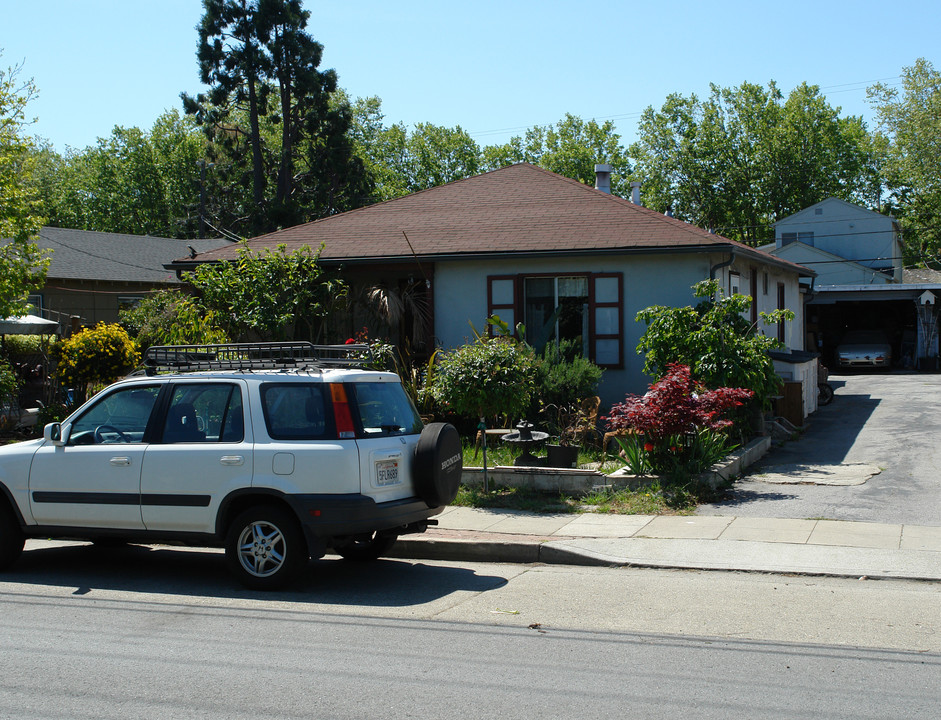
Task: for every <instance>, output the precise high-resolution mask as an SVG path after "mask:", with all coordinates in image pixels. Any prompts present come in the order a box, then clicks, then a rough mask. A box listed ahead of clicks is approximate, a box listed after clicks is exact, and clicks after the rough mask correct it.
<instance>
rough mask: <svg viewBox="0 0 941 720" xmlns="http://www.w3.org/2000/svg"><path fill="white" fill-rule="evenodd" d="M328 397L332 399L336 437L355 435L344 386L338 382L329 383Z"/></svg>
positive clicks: (353, 436) (341, 438) (342, 437)
mask: <svg viewBox="0 0 941 720" xmlns="http://www.w3.org/2000/svg"><path fill="white" fill-rule="evenodd" d="M330 399H331V400H332V401H333V417H334V419H335V420H336V423H337V438H339V439H340V440H352V439H353V438H355V437H356V428H355V427H354V426H353V415H352V414H351V413H350V403H349V401H348V400H347V399H346V388H344V387H343V385H341V384H340V383H330Z"/></svg>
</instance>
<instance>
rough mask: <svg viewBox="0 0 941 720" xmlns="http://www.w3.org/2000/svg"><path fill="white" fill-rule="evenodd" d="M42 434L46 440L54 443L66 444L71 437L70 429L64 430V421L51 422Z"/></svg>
mask: <svg viewBox="0 0 941 720" xmlns="http://www.w3.org/2000/svg"><path fill="white" fill-rule="evenodd" d="M42 436H43V439H44V440H45V441H46V442H51V443H52V444H53V445H65V443H66V442H67V441H68V439H69V434H68V431H66V432H65V433H63V432H62V423H57V422H53V423H49V424H48V425H46V426H45V427H44V428H43V429H42Z"/></svg>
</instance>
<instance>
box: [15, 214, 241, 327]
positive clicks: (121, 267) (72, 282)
mask: <svg viewBox="0 0 941 720" xmlns="http://www.w3.org/2000/svg"><path fill="white" fill-rule="evenodd" d="M37 244H38V245H39V246H40V247H42V248H46V249H48V250H51V251H52V252H51V255H50V258H51V260H50V263H49V271H48V273H47V274H46V285H45V287H43V289H42V290H41V291H40V292H39V293H37V294H36V295H31V296H30V302H31V303H32V305H33V311H32V312H33V314H36V315H40V316H42V317H46V318H49V319H52V320H56V321H59V322H62V323H66V324H67V323H68V322H69V318H71V317H77V318H78V321H77V322H79V323H80V324H81V325H94V324H96V323H98V322H109V323H110V322H117V320H118V311H119V310H120V309H122V308H125V307H130V306H132V305H134V304H135V303H137V302H138V301H140V299H141V298H143V297H144V296H145V295H147V294H148V293H150V292H153V291H154V290H162V289H166V288H170V287H180V284H181V283H180V280H179V278H178V277H177V276H176V274H175V273H172V272H169V271H168V270H167V269H166V268H165V267H164V264H165V263H168V262H170V261H172V260H174V259H175V258H178V257H181V256H183V255H187V254H190V255H195V254H196V253H199V252H204V251H207V250H212V249H214V248H219V247H222V246H225V245H230V244H231V242H230V241H228V240H218V239H213V240H175V239H173V238H163V237H151V236H147V235H122V234H118V233H105V232H91V231H87V230H69V229H66V228H56V227H44V228H42V229H41V230H40V231H39V239H38V240H37ZM191 248H192V249H191Z"/></svg>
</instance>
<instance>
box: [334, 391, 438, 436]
mask: <svg viewBox="0 0 941 720" xmlns="http://www.w3.org/2000/svg"><path fill="white" fill-rule="evenodd" d="M346 389H347V396H348V397H349V400H350V404H351V405H352V406H353V407H355V408H356V410H358V411H359V420H360V423H361V425H362V437H377V436H382V435H412V434H418V433H421V431H422V421H421V417H419V415H418V411H417V410H415V406H414V405H413V404H412V401H411V400H410V399H409V397H408V395H406V394H405V390H404V389H403V388H402V386H401V385H400V384H399V383H394V382H385V383H377V382H358V383H348V384H347V386H346Z"/></svg>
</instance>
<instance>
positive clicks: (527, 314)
mask: <svg viewBox="0 0 941 720" xmlns="http://www.w3.org/2000/svg"><path fill="white" fill-rule="evenodd" d="M606 168H608V166H599V172H600V175H599V186H601V187H604V186H605V182H604V181H605V179H606V178H607V173H609V172H610V169H609V168H608V169H606ZM278 244H284V245H285V246H286V247H287V249H288V251H291V250H294V249H297V248H300V247H302V246H304V245H308V246H310V247H312V248H318V247H320V246H321V244H323V251H322V253H321V256H320V259H321V264H322V265H324V266H334V267H339V268H340V269H341V272H342V275H343V277H344V278H345V279H346V281H347V282H348V283H349V284H350V285H351V287H352V288H353V293H352V295H353V296H354V297H361V296H363V295H367V296H368V295H370V291H375V289H377V288H384V289H385V291H386V292H392V291H397V292H398V294H399V296H400V297H411V298H412V299H413V300H414V299H418V300H419V301H421V302H417V303H412V304H413V305H414V306H416V307H417V306H420V305H421V304H422V302H423V303H424V304H426V306H427V307H428V308H429V310H430V312H429V313H428V315H427V317H426V319H425V323H424V325H422V323H421V322H417V323H409V324H407V326H406V325H405V324H400V325H399V326H398V328H394V327H393V328H391V330H392V332H389V333H387V334H389V335H390V337H391V339H392V340H393V341H399V342H401V341H402V340H403V339H405V338H406V337H407V338H408V340H409V342H410V345H411V347H412V348H416V349H418V350H419V351H422V350H424V351H425V352H426V353H428V352H430V350H431V349H432V348H433V347H444V348H454V347H456V346H459V345H461V344H464V343H466V342H467V341H468V340H470V339H473V330H472V328H471V327H470V326H469V324H472V325H473V326H474V328H476V330H477V331H483V330H484V328H485V319H486V318H487V317H488V316H491V315H498V316H500V318H501V319H502V320H504V321H505V322H507V323H508V324H509V325H510V327H513V326H515V325H516V324H517V323H523V324H524V325H525V327H526V339H527V341H528V342H530V343H531V344H534V345H535V346H537V347H539V346H540V345H543V344H544V343H545V342H547V341H552V340H555V339H558V338H562V339H578V340H579V341H580V342H581V346H582V350H583V353H584V354H585V356H587V357H589V358H590V359H592V360H593V361H594V362H596V363H597V364H598V365H600V366H602V367H603V368H605V369H606V372H605V375H604V379H603V381H602V387H601V389H600V390H601V395H602V399H603V401H604V403H605V404H610V403H612V402H615V401H619V400H622V399H623V397H624V395H625V393H628V392H633V393H638V392H639V393H643V392H644V391H645V390H646V388H647V385H648V383H649V382H650V378H648V377H646V376H644V374H643V371H642V368H643V358H642V357H641V356H640V355H638V354H637V352H636V346H637V342H638V340H639V338H640V335H641V333H642V332H643V331H644V324H643V323H642V322H641V323H639V322H637V321H636V320H635V317H636V315H637V312H638V311H640V310H642V309H644V308H646V307H648V306H651V305H668V306H682V305H689V304H691V303H693V302H695V298H693V295H692V290H691V286H692V285H693V284H694V283H696V282H699V281H700V280H704V279H708V278H710V277H716V278H718V279H719V280H720V282H721V284H722V286H723V287H724V288H725V290H726V291H727V292H728V291H730V290H738V291H740V292H743V293H745V294H751V295H752V296H753V297H754V298H755V300H756V302H755V304H754V305H755V306H754V308H753V317H754V319H755V320H757V319H758V315H757V313H758V312H759V311H764V310H771V309H774V308H778V307H786V308H789V309H791V310H794V312H795V313H796V315H797V319H796V320H795V321H794V322H793V323H786V324H783V325H782V327H780V328H776V327H771V328H768V329H767V332H769V333H774V334H776V335H778V336H780V337H781V338H782V339H783V340H784V342H785V343H786V344H787V345H788V347H791V348H795V349H802V348H803V331H802V328H803V315H802V307H803V301H802V298H801V297H800V293H801V289H800V283H799V279H800V277H802V276H805V277H811V276H812V275H813V273H812V272H811V271H808V270H807V269H806V268H802V267H800V266H799V265H796V264H794V263H792V262H789V261H787V260H784V259H781V258H776V257H772V256H769V255H766V254H765V253H762V252H759V251H757V250H755V249H754V248H749V247H746V246H745V245H741V244H739V243H737V242H734V241H732V240H729V239H727V238H724V237H720V236H718V235H714V234H711V233H709V232H706V231H705V230H702V229H701V228H698V227H694V226H692V225H689V224H687V223H684V222H681V221H679V220H676V219H674V218H671V217H666V216H664V215H662V214H660V213H657V212H654V211H653V210H649V209H647V208H644V207H642V206H640V205H638V204H634V203H632V202H630V201H628V200H624V199H622V198H619V197H615V196H612V195H610V194H608V193H606V192H604V191H602V190H598V189H595V188H592V187H589V186H587V185H583V184H581V183H579V182H577V181H575V180H570V179H568V178H564V177H561V176H559V175H556V174H554V173H551V172H548V171H546V170H542V169H540V168H537V167H535V166H533V165H529V164H525V163H521V164H518V165H512V166H509V167H506V168H503V169H501V170H496V171H493V172H490V173H486V174H483V175H477V176H475V177H471V178H467V179H464V180H460V181H457V182H453V183H449V184H447V185H442V186H439V187H435V188H431V189H429V190H424V191H421V192H417V193H414V194H412V195H407V196H405V197H401V198H397V199H395V200H390V201H387V202H384V203H379V204H376V205H371V206H369V207H365V208H361V209H358V210H353V211H350V212H347V213H343V214H340V215H334V216H331V217H328V218H324V219H321V220H317V221H315V222H311V223H307V224H305V225H299V226H297V227H292V228H287V229H285V230H281V231H278V232H274V233H271V234H269V235H264V236H261V237H257V238H254V239H252V240H250V241H249V246H250V247H253V248H263V247H269V248H273V247H275V246H276V245H278ZM235 257H236V248H231V247H229V248H221V249H218V250H214V251H210V252H207V253H203V254H201V255H199V256H198V257H196V258H194V259H188V258H184V259H182V260H179V261H177V262H174V263H171V264H170V265H168V266H167V267H170V268H174V269H176V270H178V271H179V270H185V269H191V268H193V267H195V266H196V265H198V264H199V263H203V262H220V261H230V260H233V259H234V258H235ZM364 290H365V291H366V292H365V293H364V292H363V291H364ZM372 296H373V297H375V294H374V292H373V294H372ZM356 312H357V311H356V310H355V307H354V317H352V318H351V319H349V320H348V324H347V325H346V326H345V329H344V328H341V329H340V331H341V332H345V333H348V334H352V333H353V332H354V331H355V330H356V329H357V328H359V327H362V324H363V323H362V322H361V318H362V317H365V315H363V314H362V313H360V314H359V315H356V314H355V313H356ZM371 327H373V326H371ZM344 338H345V336H343V335H341V337H340V339H341V340H342V339H344Z"/></svg>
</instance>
